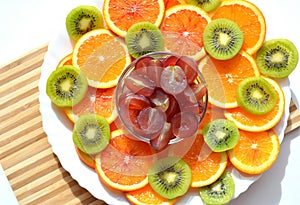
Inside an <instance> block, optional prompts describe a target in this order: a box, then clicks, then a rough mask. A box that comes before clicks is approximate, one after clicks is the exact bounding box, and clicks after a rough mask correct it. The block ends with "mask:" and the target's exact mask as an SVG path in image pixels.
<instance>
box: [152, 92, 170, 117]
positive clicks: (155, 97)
mask: <svg viewBox="0 0 300 205" xmlns="http://www.w3.org/2000/svg"><path fill="white" fill-rule="evenodd" d="M149 100H150V101H151V103H152V105H153V106H154V107H160V108H161V109H162V111H164V112H165V111H166V110H167V109H168V108H169V104H170V100H169V96H168V95H167V94H166V93H165V92H164V91H163V90H161V89H155V91H154V92H153V94H152V95H151V96H150V97H149Z"/></svg>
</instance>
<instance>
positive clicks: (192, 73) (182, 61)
mask: <svg viewBox="0 0 300 205" xmlns="http://www.w3.org/2000/svg"><path fill="white" fill-rule="evenodd" d="M176 65H178V66H180V67H181V69H182V70H183V71H184V73H185V75H186V78H187V81H188V84H191V83H192V82H194V80H195V79H196V77H197V75H198V65H197V63H196V61H195V60H194V59H192V58H190V57H188V56H181V57H180V58H179V59H178V61H177V62H176Z"/></svg>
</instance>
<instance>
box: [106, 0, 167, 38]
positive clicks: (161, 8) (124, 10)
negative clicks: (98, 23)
mask: <svg viewBox="0 0 300 205" xmlns="http://www.w3.org/2000/svg"><path fill="white" fill-rule="evenodd" d="M164 12H165V4H164V0H127V1H120V0H104V4H103V15H104V20H105V21H106V24H107V26H108V27H109V28H110V29H111V30H112V31H113V32H114V33H116V34H117V35H119V36H123V37H124V36H125V35H126V33H127V31H128V29H129V28H130V27H131V26H132V25H133V24H135V23H137V22H143V21H148V22H150V23H152V24H154V25H156V26H157V27H159V25H160V24H161V21H162V19H163V17H164Z"/></svg>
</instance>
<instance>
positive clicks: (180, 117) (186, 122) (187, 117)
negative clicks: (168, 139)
mask: <svg viewBox="0 0 300 205" xmlns="http://www.w3.org/2000/svg"><path fill="white" fill-rule="evenodd" d="M171 123H172V132H173V134H174V135H175V136H176V137H178V138H186V137H191V136H193V135H194V134H196V133H197V130H198V125H199V121H198V118H197V116H196V115H195V114H194V113H192V112H180V113H178V114H176V115H175V116H174V117H173V119H172V121H171Z"/></svg>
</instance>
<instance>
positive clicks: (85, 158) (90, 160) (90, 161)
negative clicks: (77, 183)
mask: <svg viewBox="0 0 300 205" xmlns="http://www.w3.org/2000/svg"><path fill="white" fill-rule="evenodd" d="M75 150H76V153H77V155H78V157H79V159H80V160H81V161H82V162H83V163H84V164H85V165H87V166H88V167H90V168H92V169H95V167H96V163H95V160H94V157H93V156H91V155H89V154H86V153H84V152H83V151H81V150H80V149H79V148H78V147H76V146H75Z"/></svg>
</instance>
